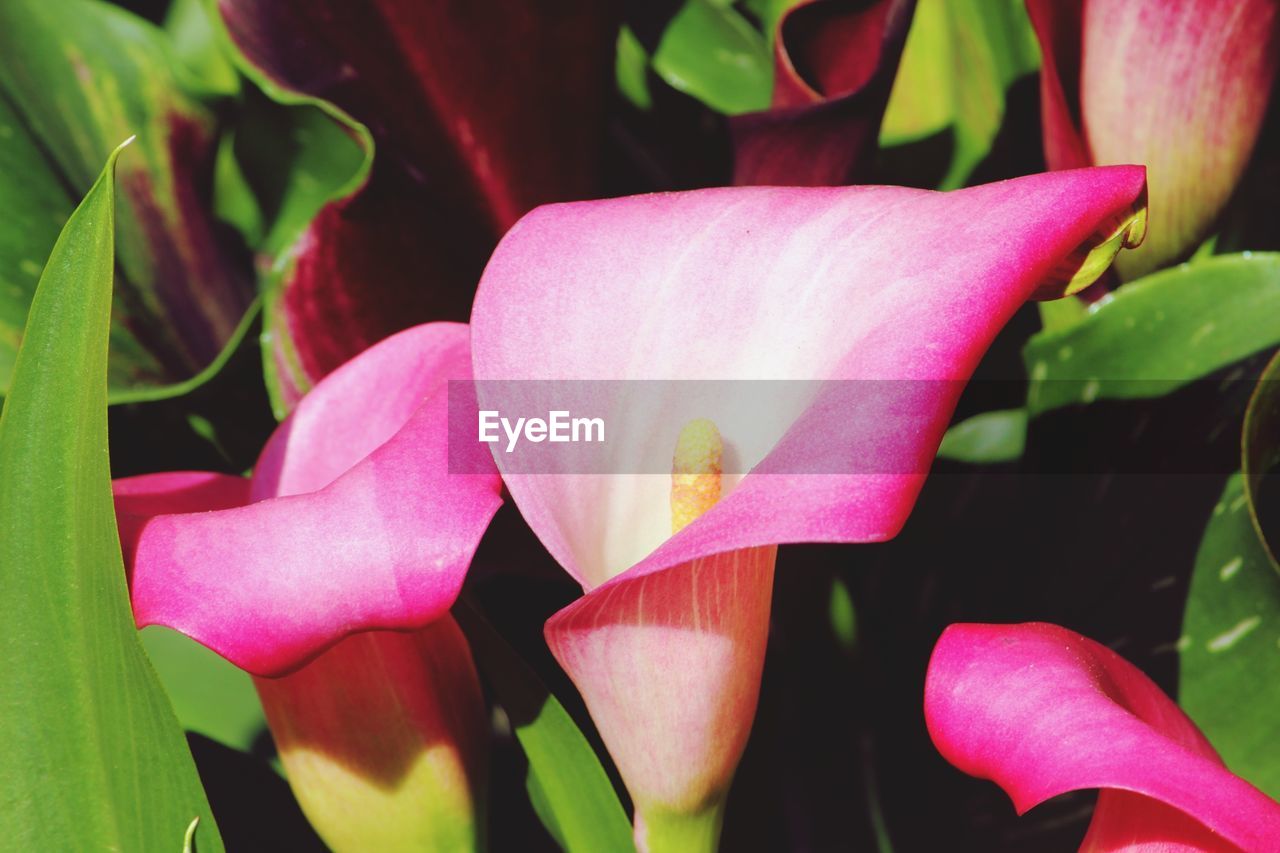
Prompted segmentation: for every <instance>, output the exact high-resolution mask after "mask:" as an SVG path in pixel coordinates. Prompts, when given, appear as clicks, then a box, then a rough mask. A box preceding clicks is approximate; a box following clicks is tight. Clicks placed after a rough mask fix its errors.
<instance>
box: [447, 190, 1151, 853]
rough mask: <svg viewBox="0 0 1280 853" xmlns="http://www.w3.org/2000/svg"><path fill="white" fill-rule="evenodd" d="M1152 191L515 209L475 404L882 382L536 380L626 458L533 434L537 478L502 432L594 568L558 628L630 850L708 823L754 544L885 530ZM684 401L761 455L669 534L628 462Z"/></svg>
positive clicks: (735, 709)
mask: <svg viewBox="0 0 1280 853" xmlns="http://www.w3.org/2000/svg"><path fill="white" fill-rule="evenodd" d="M1143 193H1144V176H1143V171H1142V169H1140V168H1132V167H1130V168H1118V169H1105V170H1084V171H1079V172H1070V173H1059V174H1057V175H1038V176H1034V177H1030V178H1023V179H1020V180H1017V181H1009V182H1006V183H1003V184H995V185H990V186H986V187H979V188H976V189H972V190H967V191H963V192H957V193H950V194H938V193H930V192H923V191H916V190H904V189H899V188H889V187H850V188H838V189H796V188H769V189H766V188H748V189H719V190H706V191H700V192H692V193H675V194H664V195H653V196H642V197H636V198H627V199H617V200H613V201H601V202H586V203H579V204H567V205H557V206H553V207H545V208H541V209H539V210H537V211H535V212H534V213H532V214H530V215H529V216H527V217H525V218H524V219H523V220H522V221H521V222H520V223H518V224H517V225H516V226H515V227H514V228H513V229H512V231H511V232H509V234H508V235H507V237H506V238H505V240H504V241H503V243H502V244H501V245H500V246H499V247H498V250H497V252H496V253H495V254H494V257H493V258H492V260H491V261H490V264H489V267H488V269H487V270H486V272H485V276H484V278H483V279H482V281H481V285H480V291H479V294H478V296H477V299H476V305H475V309H474V311H473V315H472V322H473V356H474V362H475V368H476V376H477V378H478V380H480V381H478V383H477V395H478V397H479V400H480V403H481V405H482V407H483V408H484V409H486V410H488V409H492V410H496V411H497V412H499V413H502V412H507V413H509V414H512V415H513V416H514V415H517V413H518V412H519V411H520V410H521V408H522V407H523V406H524V405H526V404H528V403H529V402H530V399H531V396H532V397H533V398H536V397H537V396H538V392H539V390H542V391H543V392H544V393H545V391H546V388H547V385H548V383H546V382H533V383H527V382H520V381H518V380H601V379H603V380H626V379H650V380H654V379H656V380H682V379H741V380H764V379H795V380H893V381H889V382H876V381H867V382H859V381H847V382H846V381H840V382H834V383H831V384H829V385H823V386H821V389H820V390H818V391H816V392H814V393H811V394H806V393H795V391H794V389H795V388H796V387H803V386H800V385H799V384H798V383H797V384H795V385H787V386H786V387H785V388H783V389H782V390H778V389H777V386H776V385H775V386H774V387H773V389H772V390H765V389H764V388H763V387H762V386H755V387H756V388H757V393H758V395H759V398H758V399H756V400H754V401H752V400H748V401H747V405H746V407H745V408H746V412H745V420H744V412H743V410H742V409H743V407H742V406H741V405H735V404H741V403H742V400H741V398H739V399H737V400H733V399H730V400H727V401H726V400H723V399H718V398H715V397H714V395H713V396H712V397H709V398H702V399H698V400H693V401H690V400H689V399H687V398H685V397H684V396H682V393H683V392H682V390H681V389H683V387H684V383H680V382H665V383H630V384H628V383H622V382H604V383H599V382H597V383H591V382H581V381H579V382H572V381H569V382H558V383H557V382H553V383H550V386H551V392H552V393H550V394H546V396H547V397H548V400H547V402H551V403H554V406H553V408H561V407H564V406H568V405H570V404H569V403H567V401H568V400H573V401H574V403H575V404H577V403H580V404H582V406H583V410H582V411H579V410H577V409H574V411H573V414H578V415H584V416H592V417H602V418H603V420H604V421H605V423H606V425H607V426H606V429H607V430H608V432H607V435H608V436H612V438H611V439H610V441H611V444H610V448H609V450H608V451H607V452H606V453H605V457H604V462H605V463H607V464H611V465H613V466H615V467H613V468H608V467H606V469H605V473H603V474H602V473H600V472H599V471H598V470H597V471H596V472H595V473H583V472H582V471H581V470H580V469H578V468H576V465H577V464H578V463H579V462H580V460H581V458H582V457H581V456H580V455H578V454H576V453H574V452H572V451H571V450H569V449H567V448H568V446H567V445H555V446H551V445H546V444H537V445H533V446H534V447H535V448H546V447H549V446H551V447H556V448H566V449H563V450H555V451H553V452H552V453H551V454H549V455H543V456H539V457H538V458H539V459H540V461H541V462H542V463H543V465H544V466H545V467H542V468H539V469H538V470H537V473H526V472H521V471H520V470H519V468H518V466H517V465H516V463H515V462H513V459H512V457H510V456H508V455H507V454H506V453H505V452H504V451H502V450H496V451H495V454H494V455H495V458H497V459H498V462H499V465H500V467H503V468H504V470H505V474H506V477H505V479H506V483H507V486H508V488H509V490H510V491H511V494H512V497H513V498H514V499H515V501H516V503H517V505H518V506H519V507H520V510H521V512H522V513H523V514H524V517H525V519H526V520H527V521H528V522H529V524H530V525H531V527H532V528H533V530H534V532H535V533H536V534H537V535H538V536H539V538H540V539H541V540H542V542H543V543H544V544H545V545H546V546H547V547H548V549H549V550H550V551H551V553H552V554H553V555H554V556H555V557H556V558H557V559H558V560H559V561H560V563H561V565H563V566H564V567H565V568H566V569H567V570H568V571H569V572H570V573H571V574H573V576H574V577H575V578H577V579H578V580H579V581H581V582H582V584H583V586H584V587H585V588H586V589H587V590H588V592H587V594H586V595H585V596H583V598H582V599H581V600H579V601H578V602H576V603H575V604H573V605H570V606H569V607H567V608H565V609H564V610H562V611H561V612H560V613H558V614H556V615H555V616H554V617H552V619H551V620H549V621H548V623H547V626H546V635H547V642H548V644H549V645H550V647H551V650H552V652H553V653H554V654H555V656H556V659H557V660H558V661H559V662H560V664H561V665H562V666H563V667H564V668H565V670H566V671H567V672H568V673H569V675H570V677H571V678H572V679H573V681H574V683H575V684H576V685H577V687H578V689H579V691H580V692H581V693H582V695H583V698H584V699H585V701H586V703H587V707H588V709H589V710H590V711H591V714H592V717H593V719H594V720H595V721H596V725H597V726H598V728H599V730H600V733H601V735H602V737H603V739H604V741H605V744H606V746H607V747H608V748H609V751H610V753H611V754H612V755H613V757H614V759H615V761H616V762H617V765H618V768H619V771H620V772H621V774H622V776H623V780H624V781H625V782H626V785H627V788H628V790H629V791H630V792H631V795H632V799H633V800H634V801H635V803H636V807H637V818H636V828H637V836H638V837H637V841H638V842H639V844H640V846H641V849H645V848H646V847H647V846H648V841H649V838H648V837H647V836H648V834H649V833H650V832H660V831H661V830H659V829H657V828H656V827H657V825H658V824H657V822H658V821H660V820H662V819H663V816H664V815H668V816H669V815H677V816H679V819H681V820H683V819H686V818H687V819H689V820H693V821H695V823H697V825H698V826H699V827H701V828H702V829H703V830H704V831H706V832H709V833H714V832H715V831H716V828H717V826H718V816H719V811H718V809H719V808H720V806H721V805H722V804H723V797H724V794H725V792H726V790H727V788H728V785H729V781H730V779H731V777H732V774H733V770H734V768H735V767H736V765H737V762H738V758H739V757H740V755H741V751H742V748H743V745H744V744H745V742H746V738H747V736H748V733H749V732H750V728H751V720H752V717H753V716H754V711H755V704H756V699H757V695H758V690H759V674H760V670H761V666H762V665H763V657H764V644H765V637H766V635H767V633H768V631H767V628H768V608H769V596H770V588H771V581H772V576H773V552H774V549H773V548H771V547H768V546H771V545H775V544H779V543H784V542H861V541H874V540H878V539H886V538H889V537H890V536H892V535H894V534H895V533H896V532H897V530H898V528H899V527H900V526H901V525H902V523H903V522H904V520H905V519H906V516H907V514H908V513H909V512H910V510H911V506H912V504H913V503H914V501H915V497H916V494H917V492H918V491H919V489H920V486H921V484H922V482H923V480H924V476H925V473H926V472H927V470H928V467H929V464H930V462H931V460H932V458H933V454H934V451H935V449H936V448H937V445H938V442H939V440H940V439H941V435H942V432H943V430H944V429H945V427H946V423H947V420H948V418H949V417H950V415H951V411H952V409H953V407H954V405H955V402H956V399H957V397H958V395H959V393H960V390H961V388H962V386H963V384H964V381H965V380H966V379H967V378H968V376H969V375H970V373H971V372H972V370H973V368H974V366H975V365H976V364H977V361H978V359H979V358H980V357H981V355H982V353H983V351H984V350H985V349H986V347H987V345H988V344H989V343H990V341H991V339H992V338H993V337H994V336H995V334H996V332H997V331H998V330H999V328H1000V327H1001V326H1002V325H1003V324H1004V322H1005V321H1006V320H1007V319H1008V318H1009V316H1010V315H1012V313H1013V312H1014V311H1015V310H1016V309H1017V308H1018V307H1019V306H1020V305H1021V304H1022V303H1023V301H1024V300H1026V299H1027V298H1028V297H1030V296H1031V295H1033V294H1034V293H1036V292H1038V291H1039V292H1044V291H1043V288H1046V287H1048V288H1049V290H1048V291H1047V292H1052V291H1053V289H1054V288H1053V287H1052V285H1051V284H1050V283H1051V282H1054V281H1057V282H1058V284H1059V285H1060V284H1061V281H1062V280H1063V276H1066V277H1071V276H1072V275H1074V274H1075V273H1076V271H1077V270H1078V269H1079V267H1080V266H1081V263H1082V258H1083V257H1084V256H1083V254H1082V251H1083V250H1087V249H1090V248H1092V247H1093V246H1094V245H1096V244H1097V243H1099V242H1100V241H1106V240H1107V239H1108V238H1109V237H1110V236H1111V235H1113V234H1114V233H1116V230H1117V227H1120V228H1122V229H1123V230H1124V231H1125V233H1129V232H1128V230H1127V229H1128V228H1129V226H1128V225H1122V224H1121V223H1125V222H1127V221H1128V220H1129V218H1130V217H1132V216H1133V215H1134V214H1133V209H1134V207H1135V206H1136V205H1139V204H1140V203H1141V199H1142V197H1143ZM1058 289H1060V287H1059V288H1058ZM530 318H536V322H534V321H531V319H530ZM489 380H493V381H489ZM511 380H517V381H515V382H513V381H511ZM655 385H656V386H657V388H658V389H659V390H658V391H656V392H654V391H652V388H653V387H654V386H655ZM634 386H645V387H647V388H649V389H650V391H649V393H643V392H642V393H640V394H639V397H638V398H637V396H635V395H633V394H632V393H631V392H630V391H629V389H630V388H632V387H634ZM788 389H791V390H788ZM557 395H558V396H559V399H556V398H557ZM730 396H731V397H732V396H734V395H730ZM691 403H692V406H691ZM698 406H703V407H704V408H703V409H702V410H698V408H697V407H698ZM544 411H545V410H544ZM693 418H709V419H710V420H711V421H713V422H714V423H715V425H716V426H717V428H718V429H719V432H720V435H721V437H722V439H723V441H724V446H725V448H726V453H729V454H732V455H735V456H736V457H737V462H738V470H739V471H750V472H751V473H747V474H746V475H745V476H741V478H740V479H737V481H736V483H735V482H734V480H735V479H736V478H735V477H733V476H730V475H731V474H732V472H727V471H723V469H722V470H721V473H722V474H723V475H724V476H722V478H721V481H720V486H721V487H722V489H724V490H726V491H727V494H725V495H724V496H723V497H721V498H720V500H719V502H718V503H717V504H715V505H714V506H713V507H711V508H710V509H709V510H708V511H706V512H705V514H703V515H701V516H700V517H698V518H697V519H696V520H694V521H693V522H692V523H690V524H688V526H686V527H684V528H683V529H681V530H680V532H679V533H677V534H676V535H674V536H672V535H671V534H670V531H671V529H672V523H673V519H672V515H671V504H670V495H671V488H672V480H671V477H670V474H669V473H667V474H666V475H660V474H658V472H657V471H656V470H652V469H650V471H649V472H648V473H646V472H645V471H636V469H633V468H629V467H626V466H628V465H634V464H635V460H636V459H643V458H645V456H646V453H647V452H648V451H649V450H651V449H652V448H655V447H656V448H657V451H658V453H659V454H665V459H666V460H668V466H669V465H670V461H669V460H670V459H671V454H672V451H673V450H674V449H675V446H676V440H677V436H678V435H679V434H680V432H681V431H682V429H683V428H684V427H685V425H686V424H687V423H689V422H690V420H691V419H693ZM610 454H612V455H610ZM650 458H651V457H650ZM556 464H560V465H561V468H560V469H559V470H558V471H557V469H556V467H555V466H556ZM859 466H861V468H860V467H859ZM667 470H668V472H669V471H670V467H668V469H667ZM610 471H612V472H615V473H610ZM805 471H808V472H812V473H798V472H805ZM629 472H631V473H629ZM546 474H553V475H554V476H546ZM758 546H765V547H758ZM610 579H612V580H610Z"/></svg>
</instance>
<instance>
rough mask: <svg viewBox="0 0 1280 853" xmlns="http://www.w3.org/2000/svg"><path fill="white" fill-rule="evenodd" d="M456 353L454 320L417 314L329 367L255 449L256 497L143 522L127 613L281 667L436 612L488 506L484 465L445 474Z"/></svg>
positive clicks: (240, 658)
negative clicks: (412, 322) (418, 320)
mask: <svg viewBox="0 0 1280 853" xmlns="http://www.w3.org/2000/svg"><path fill="white" fill-rule="evenodd" d="M469 360H470V359H469V354H468V348H467V328H466V327H465V326H461V325H455V324H443V323H441V324H431V325H427V326H419V327H415V328H413V329H409V330H407V331H405V332H402V333H400V334H398V335H395V336H393V337H391V338H388V339H387V340H386V341H384V342H382V343H380V344H378V345H377V346H375V347H373V348H372V349H370V350H368V351H367V352H366V353H365V354H363V355H361V356H360V357H358V358H357V359H355V360H354V361H352V362H350V363H349V364H347V365H345V366H344V367H342V368H340V369H339V370H337V371H335V372H334V373H333V374H331V376H330V377H329V378H327V379H326V380H325V381H324V382H322V383H321V384H320V385H319V386H317V387H316V389H315V391H313V392H312V394H311V395H309V396H308V397H307V398H305V400H304V402H303V403H302V404H301V405H300V406H299V407H298V411H297V414H296V415H295V416H294V417H291V418H290V419H289V420H287V421H285V422H284V423H283V424H281V426H280V428H279V429H278V430H277V433H276V435H274V436H273V437H272V439H271V441H270V442H269V443H268V445H267V447H266V449H265V450H264V451H263V455H262V458H261V460H260V462H259V471H258V473H256V474H255V477H254V482H253V484H252V497H253V498H254V499H255V500H256V502H255V503H252V504H250V505H248V506H242V507H238V508H233V509H224V510H221V511H217V512H201V513H188V514H178V515H161V516H158V517H156V518H153V519H152V520H151V521H150V522H149V523H147V524H146V525H145V526H144V527H143V528H142V530H141V532H140V534H139V535H138V537H137V544H136V547H135V548H134V551H133V557H134V562H133V604H134V613H135V616H136V617H137V620H138V623H139V624H140V625H149V624H161V625H167V626H168V627H170V628H173V629H175V630H178V631H181V632H182V633H184V634H186V635H187V636H189V637H192V638H193V639H196V640H198V641H199V642H201V643H203V644H205V645H206V646H208V647H210V648H212V649H213V650H214V651H216V652H218V653H219V654H222V655H223V656H224V657H226V658H228V659H229V660H231V661H232V662H233V663H235V664H236V665H238V666H240V667H241V668H242V669H246V670H248V671H250V672H252V673H255V674H257V675H279V674H281V673H283V672H287V671H289V670H291V669H294V668H296V667H298V666H299V665H300V664H302V663H304V662H305V661H306V660H308V659H309V658H311V657H313V656H314V655H315V654H317V653H318V652H320V651H321V650H323V649H324V648H326V647H328V646H330V645H332V644H333V643H335V642H336V641H337V640H339V639H341V638H342V637H343V636H345V635H347V634H350V633H353V632H356V631H362V630H369V629H375V628H383V629H409V628H416V627H420V626H422V625H425V624H426V623H428V622H430V621H431V620H433V619H435V618H436V617H437V616H439V615H440V614H442V613H444V612H445V611H446V610H448V608H449V607H450V605H452V603H453V600H454V598H455V597H456V596H457V593H458V589H459V588H460V586H461V584H462V579H463V576H464V575H465V574H466V570H467V567H468V565H469V563H470V560H471V556H472V554H473V553H474V550H475V547H476V545H477V544H478V542H479V539H480V536H481V534H482V533H483V531H484V529H485V527H486V526H487V524H488V522H489V519H490V518H491V517H492V515H493V513H494V512H495V511H496V510H497V507H498V505H499V503H500V498H499V489H500V482H499V479H498V477H497V474H496V473H477V474H467V475H454V474H450V473H449V465H448V463H449V456H448V447H447V444H448V430H447V400H448V394H447V380H449V379H459V380H466V379H469V378H470V364H469ZM480 466H481V463H480V462H479V461H475V462H474V463H473V464H470V465H468V467H467V468H466V470H468V471H482V470H483V469H482V467H480ZM179 508H181V507H179Z"/></svg>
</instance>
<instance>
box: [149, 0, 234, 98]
mask: <svg viewBox="0 0 1280 853" xmlns="http://www.w3.org/2000/svg"><path fill="white" fill-rule="evenodd" d="M210 11H211V10H210V9H209V7H207V6H206V5H205V4H204V2H203V0H173V5H172V6H170V7H169V11H168V12H167V13H166V14H165V18H164V29H165V32H166V33H168V35H169V40H170V42H171V43H172V44H173V52H174V55H175V56H177V58H178V59H179V60H181V62H182V64H183V66H184V69H185V71H186V73H187V75H188V76H187V80H188V81H189V84H188V85H189V88H192V89H195V90H197V91H201V90H202V91H205V92H208V93H210V94H215V95H234V94H236V93H237V92H239V91H240V75H238V74H237V73H236V69H235V66H234V65H233V64H232V63H231V58H230V57H229V56H228V55H227V52H226V50H225V47H224V45H223V44H222V42H221V41H219V39H218V38H217V35H216V30H215V29H214V27H213V23H212V20H211V19H210Z"/></svg>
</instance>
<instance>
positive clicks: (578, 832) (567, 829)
mask: <svg viewBox="0 0 1280 853" xmlns="http://www.w3.org/2000/svg"><path fill="white" fill-rule="evenodd" d="M454 617H455V618H457V620H458V623H459V624H460V625H461V626H462V627H463V630H465V631H466V633H467V639H468V640H469V641H470V643H471V648H472V650H473V651H474V652H475V655H476V660H477V661H478V662H479V664H480V668H481V671H482V672H483V673H484V674H485V676H486V678H487V680H488V681H489V683H490V684H491V685H492V687H493V690H494V692H495V693H496V694H497V698H498V701H499V703H500V704H501V705H502V707H503V708H504V709H505V710H506V712H507V716H508V717H510V719H511V725H512V727H513V728H514V729H515V733H516V737H517V738H518V739H519V741H520V746H521V747H523V748H524V754H525V757H527V758H528V760H529V775H530V779H529V780H527V785H528V787H529V790H530V796H531V797H532V798H533V800H532V801H533V804H534V808H535V810H536V811H537V812H538V815H539V817H541V818H542V819H543V822H544V823H545V824H546V826H547V830H548V831H549V832H550V833H551V834H552V835H553V836H554V837H555V838H556V840H557V841H559V842H560V844H561V846H562V847H564V849H565V850H568V851H570V853H575V851H582V853H594V851H599V850H611V851H612V850H634V849H635V848H634V846H633V843H632V840H631V824H630V823H629V822H628V820H627V816H626V813H625V812H624V811H623V810H622V805H621V803H619V802H618V795H617V792H616V791H614V789H613V783H612V782H610V781H609V776H608V775H607V774H606V773H605V772H604V768H603V767H601V766H600V760H599V759H598V758H597V757H596V754H595V752H594V751H593V750H592V749H591V745H590V744H589V743H587V739H586V738H585V737H583V735H582V732H581V731H579V730H578V727H577V726H576V725H574V722H573V718H572V717H570V716H569V714H568V712H566V711H565V709H564V706H562V705H561V704H560V702H559V701H558V700H557V699H556V697H555V696H553V695H551V691H549V690H548V689H547V688H546V686H545V685H544V684H543V683H542V682H541V681H540V680H539V679H538V676H537V674H536V673H534V671H533V670H532V669H530V667H529V665H528V664H526V663H525V662H524V661H523V660H522V659H521V658H520V656H519V654H517V653H516V651H515V649H513V648H511V646H510V645H508V644H507V641H506V640H504V639H503V638H502V636H501V635H500V634H499V633H498V632H497V631H496V630H495V629H494V628H493V626H492V625H490V624H489V623H488V622H487V621H486V620H485V619H484V617H483V616H481V615H480V614H479V613H477V612H476V611H475V610H474V609H472V608H471V607H469V606H467V605H466V604H461V603H460V604H459V605H458V606H457V607H455V608H454Z"/></svg>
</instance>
